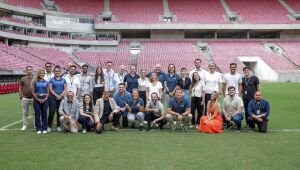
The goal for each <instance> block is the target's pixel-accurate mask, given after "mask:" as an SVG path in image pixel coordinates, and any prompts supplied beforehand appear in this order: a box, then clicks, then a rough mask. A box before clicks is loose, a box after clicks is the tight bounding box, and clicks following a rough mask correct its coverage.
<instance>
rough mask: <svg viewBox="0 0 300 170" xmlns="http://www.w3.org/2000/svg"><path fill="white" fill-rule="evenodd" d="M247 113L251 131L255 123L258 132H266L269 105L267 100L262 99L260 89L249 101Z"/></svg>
mask: <svg viewBox="0 0 300 170" xmlns="http://www.w3.org/2000/svg"><path fill="white" fill-rule="evenodd" d="M248 114H249V116H248V122H249V126H250V128H251V132H252V131H253V130H254V129H255V124H257V126H258V131H259V132H262V133H265V132H267V130H268V121H269V120H268V117H269V114H270V105H269V102H268V101H266V100H264V99H262V96H261V92H260V91H256V92H255V95H254V99H253V100H251V101H250V102H249V104H248Z"/></svg>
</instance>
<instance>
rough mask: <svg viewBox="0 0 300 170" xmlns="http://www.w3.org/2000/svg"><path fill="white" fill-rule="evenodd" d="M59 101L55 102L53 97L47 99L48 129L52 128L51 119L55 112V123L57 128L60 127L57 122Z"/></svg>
mask: <svg viewBox="0 0 300 170" xmlns="http://www.w3.org/2000/svg"><path fill="white" fill-rule="evenodd" d="M60 102H61V100H56V98H55V97H54V96H50V97H49V116H48V127H50V128H52V124H53V118H54V115H55V112H56V122H57V127H60V121H59V117H60V115H59V112H58V109H59V106H60Z"/></svg>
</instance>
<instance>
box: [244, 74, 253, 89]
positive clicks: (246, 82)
mask: <svg viewBox="0 0 300 170" xmlns="http://www.w3.org/2000/svg"><path fill="white" fill-rule="evenodd" d="M251 77H252V76H250V77H249V78H248V81H247V78H246V77H245V84H246V87H248V83H249V81H250V79H251Z"/></svg>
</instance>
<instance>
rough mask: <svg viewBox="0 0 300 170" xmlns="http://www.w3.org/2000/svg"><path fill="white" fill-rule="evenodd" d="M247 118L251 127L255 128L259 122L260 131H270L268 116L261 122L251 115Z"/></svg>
mask: <svg viewBox="0 0 300 170" xmlns="http://www.w3.org/2000/svg"><path fill="white" fill-rule="evenodd" d="M247 120H248V123H249V126H250V128H255V124H257V126H258V131H259V132H262V133H266V132H267V131H268V122H269V120H268V118H263V121H262V122H259V121H257V120H255V119H253V118H252V117H251V116H249V117H248V119H247Z"/></svg>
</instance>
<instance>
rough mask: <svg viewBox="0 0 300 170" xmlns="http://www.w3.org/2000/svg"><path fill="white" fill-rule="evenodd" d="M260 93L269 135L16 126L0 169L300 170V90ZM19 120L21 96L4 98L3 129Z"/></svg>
mask: <svg viewBox="0 0 300 170" xmlns="http://www.w3.org/2000/svg"><path fill="white" fill-rule="evenodd" d="M262 90H263V95H264V98H266V99H267V100H269V102H270V105H271V114H270V121H269V130H270V131H269V132H268V133H267V134H260V133H257V132H255V133H250V132H248V130H246V129H245V130H243V131H242V132H241V133H236V132H234V131H226V132H224V133H223V134H214V135H210V134H200V133H198V132H197V131H195V130H192V131H189V132H188V133H183V132H181V131H180V130H177V131H176V132H175V133H170V132H168V130H167V129H165V130H163V131H159V130H154V131H153V132H139V131H138V130H122V129H121V131H120V132H110V131H105V132H104V133H103V134H101V135H97V134H95V133H93V132H90V133H87V134H81V133H78V134H62V133H59V132H56V131H53V132H51V133H48V134H45V135H44V134H41V135H36V133H35V131H33V130H28V131H25V132H21V131H19V129H20V128H21V125H22V123H18V124H16V125H14V126H11V127H8V128H7V129H8V130H1V131H0V155H1V156H0V169H39V170H40V169H104V170H106V169H178V170H181V169H187V170H189V169H264V170H265V169H272V170H273V169H286V170H290V169H299V168H300V159H299V158H300V111H299V106H298V105H299V102H300V84H287V83H270V84H263V85H262ZM21 119H22V114H21V104H20V101H19V99H18V96H17V94H8V95H1V96H0V128H1V127H3V126H6V125H8V124H11V123H13V122H16V121H18V120H21ZM30 122H32V119H30ZM244 124H245V122H244V121H243V127H244ZM30 128H32V124H31V126H30Z"/></svg>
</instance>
